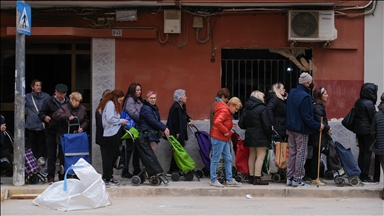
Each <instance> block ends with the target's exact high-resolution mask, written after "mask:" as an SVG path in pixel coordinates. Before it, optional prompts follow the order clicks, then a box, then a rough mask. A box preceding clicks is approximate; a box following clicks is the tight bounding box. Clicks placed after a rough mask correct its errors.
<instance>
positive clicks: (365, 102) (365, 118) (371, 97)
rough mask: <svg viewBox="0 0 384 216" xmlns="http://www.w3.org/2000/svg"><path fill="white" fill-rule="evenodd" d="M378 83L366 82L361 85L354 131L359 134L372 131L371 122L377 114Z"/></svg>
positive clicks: (356, 105) (356, 104)
mask: <svg viewBox="0 0 384 216" xmlns="http://www.w3.org/2000/svg"><path fill="white" fill-rule="evenodd" d="M376 100H377V85H375V84H373V83H364V84H363V86H361V90H360V98H359V99H358V100H357V101H356V103H355V124H354V128H353V132H354V133H356V134H357V135H368V134H370V133H371V124H372V121H373V118H374V117H375V114H376V109H375V104H376Z"/></svg>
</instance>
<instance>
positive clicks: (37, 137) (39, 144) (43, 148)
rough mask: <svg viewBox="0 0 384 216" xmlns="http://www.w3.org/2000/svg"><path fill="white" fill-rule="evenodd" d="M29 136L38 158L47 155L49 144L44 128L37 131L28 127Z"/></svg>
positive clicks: (34, 153)
mask: <svg viewBox="0 0 384 216" xmlns="http://www.w3.org/2000/svg"><path fill="white" fill-rule="evenodd" d="M26 131H27V136H28V138H29V141H30V142H31V145H32V146H31V147H32V152H33V155H34V156H35V158H36V159H39V158H40V157H43V158H46V157H47V144H46V141H45V132H44V130H41V131H36V130H29V129H26Z"/></svg>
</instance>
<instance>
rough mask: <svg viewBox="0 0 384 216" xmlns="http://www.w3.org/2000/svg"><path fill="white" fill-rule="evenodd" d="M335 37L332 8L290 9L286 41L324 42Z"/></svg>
mask: <svg viewBox="0 0 384 216" xmlns="http://www.w3.org/2000/svg"><path fill="white" fill-rule="evenodd" d="M336 38H337V30H336V29H335V14H334V11H333V10H319V11H316V10H306V11H302V10H290V11H289V12H288V41H297V42H324V41H333V40H335V39H336Z"/></svg>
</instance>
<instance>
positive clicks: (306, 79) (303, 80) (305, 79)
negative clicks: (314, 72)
mask: <svg viewBox="0 0 384 216" xmlns="http://www.w3.org/2000/svg"><path fill="white" fill-rule="evenodd" d="M312 79H313V78H312V76H311V75H310V74H309V73H306V72H303V73H301V74H300V77H299V83H300V84H304V83H306V82H311V81H312Z"/></svg>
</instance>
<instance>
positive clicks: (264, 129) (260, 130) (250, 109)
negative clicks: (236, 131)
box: [238, 97, 272, 147]
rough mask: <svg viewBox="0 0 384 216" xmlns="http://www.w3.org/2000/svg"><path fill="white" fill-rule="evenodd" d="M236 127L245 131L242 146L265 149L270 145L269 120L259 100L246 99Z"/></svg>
mask: <svg viewBox="0 0 384 216" xmlns="http://www.w3.org/2000/svg"><path fill="white" fill-rule="evenodd" d="M238 125H239V127H240V128H241V129H245V139H244V146H248V147H267V146H269V145H270V144H271V135H272V124H271V119H270V118H269V116H268V113H267V108H266V106H265V104H264V103H263V102H262V101H261V100H259V99H257V98H255V97H250V98H249V99H248V101H247V102H246V103H245V109H244V111H243V114H242V116H241V119H240V121H239V123H238Z"/></svg>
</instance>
